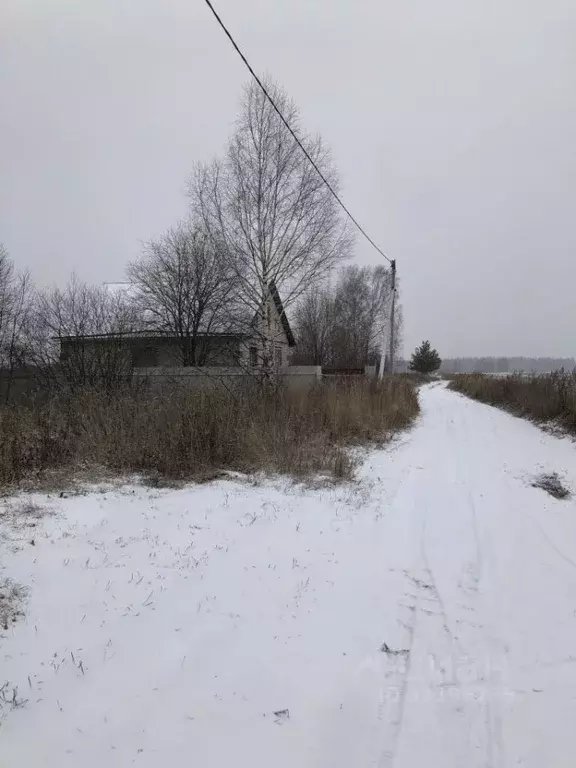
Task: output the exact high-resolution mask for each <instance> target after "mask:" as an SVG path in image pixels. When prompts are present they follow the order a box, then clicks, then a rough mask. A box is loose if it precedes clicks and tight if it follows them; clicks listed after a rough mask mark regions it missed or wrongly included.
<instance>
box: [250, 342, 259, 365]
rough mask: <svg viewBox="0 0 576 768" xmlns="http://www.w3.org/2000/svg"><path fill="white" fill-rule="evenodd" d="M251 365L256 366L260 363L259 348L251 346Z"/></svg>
mask: <svg viewBox="0 0 576 768" xmlns="http://www.w3.org/2000/svg"><path fill="white" fill-rule="evenodd" d="M250 365H251V366H252V367H253V368H255V367H256V366H257V365H258V349H257V347H250Z"/></svg>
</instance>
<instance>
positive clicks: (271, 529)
mask: <svg viewBox="0 0 576 768" xmlns="http://www.w3.org/2000/svg"><path fill="white" fill-rule="evenodd" d="M421 404H422V416H421V418H420V419H419V421H418V423H417V424H416V426H415V427H414V428H413V429H412V431H411V432H409V433H406V434H405V435H404V436H403V437H402V438H400V439H399V440H398V441H396V442H395V443H394V444H392V445H391V446H389V447H388V449H386V450H383V451H374V452H371V453H370V454H369V455H368V458H367V461H366V463H365V464H364V466H363V467H362V469H361V470H360V472H359V480H360V482H359V483H358V484H356V485H354V486H353V487H340V488H326V489H323V490H316V491H312V490H309V489H302V488H295V487H293V486H290V485H287V484H282V483H279V482H275V483H272V482H269V483H268V482H266V483H260V484H257V485H251V484H250V483H247V482H240V481H238V482H236V481H226V482H218V483H215V484H212V485H206V486H200V487H191V488H187V489H183V490H155V491H152V490H149V489H144V488H142V487H127V488H123V489H121V490H120V491H118V490H114V491H110V490H108V491H107V492H101V493H91V494H89V495H88V496H84V497H74V498H69V499H51V500H48V503H49V504H51V505H52V507H53V509H54V510H55V512H56V514H55V515H54V516H52V517H47V518H44V520H43V522H42V523H41V525H40V526H39V528H36V529H34V532H31V529H26V530H23V529H19V530H14V529H9V528H6V529H5V531H4V534H5V539H4V540H3V541H2V540H0V546H1V547H2V551H3V554H2V561H3V566H4V571H3V572H0V577H1V576H4V577H5V576H11V577H12V578H14V579H15V580H17V581H19V582H21V583H24V584H27V585H29V586H30V588H31V589H30V600H29V604H28V609H27V616H26V618H25V619H24V620H22V621H20V622H19V623H17V624H16V625H15V626H14V628H13V629H10V630H9V631H8V632H4V633H3V636H2V637H1V638H0V686H2V684H3V683H4V681H5V680H6V681H10V687H9V689H8V688H7V689H6V690H9V691H12V690H13V688H14V686H17V687H18V691H17V694H16V701H17V702H18V701H20V700H21V699H27V700H28V701H27V703H26V704H23V706H19V707H17V708H14V709H12V708H11V707H10V706H9V705H4V707H3V717H4V719H3V722H2V725H1V726H0V765H1V766H2V768H4V767H6V768H16V766H18V768H36V766H43V767H44V768H71V767H72V766H83V768H101V767H102V766H109V767H110V768H120V767H121V766H122V767H123V766H128V765H132V764H134V765H136V766H141V767H145V768H157V766H161V765H164V766H171V767H172V766H173V767H174V768H175V767H176V766H191V765H193V766H201V767H202V768H217V767H218V768H227V767H228V766H240V767H244V766H246V768H248V767H249V768H270V766H274V767H275V768H295V766H298V767H299V768H307V767H310V768H312V767H314V768H369V767H370V768H423V766H430V768H480V767H482V768H501V767H503V766H506V767H508V766H529V767H530V768H568V767H569V766H570V768H572V767H573V766H574V765H576V727H575V724H576V503H575V501H574V497H573V498H572V499H568V500H563V501H558V500H555V499H553V498H552V497H550V496H549V495H547V494H546V493H545V492H544V491H542V490H539V489H536V488H533V487H531V486H530V480H531V478H532V476H533V475H535V474H537V473H539V472H542V471H556V472H558V473H559V474H560V476H561V477H563V478H564V479H565V481H566V482H567V484H568V485H569V486H572V488H574V489H575V490H576V446H575V445H574V444H573V443H571V442H570V441H568V440H561V439H557V438H554V437H551V436H549V435H546V434H545V433H543V432H542V431H540V430H538V429H537V428H536V427H534V426H532V425H531V424H529V423H527V422H525V421H522V420H520V419H515V418H513V417H511V416H508V415H507V414H505V413H502V412H500V411H498V410H495V409H491V408H490V407H488V406H485V405H481V404H479V403H475V402H472V401H470V400H467V399H465V398H463V397H460V396H458V395H456V394H453V393H451V392H449V391H447V390H446V389H445V388H444V387H443V386H442V385H432V386H429V387H426V388H424V389H422V390H421ZM37 501H40V502H41V503H46V499H45V497H37ZM32 537H33V538H34V546H32V545H31V544H30V543H29V542H30V541H31V538H32Z"/></svg>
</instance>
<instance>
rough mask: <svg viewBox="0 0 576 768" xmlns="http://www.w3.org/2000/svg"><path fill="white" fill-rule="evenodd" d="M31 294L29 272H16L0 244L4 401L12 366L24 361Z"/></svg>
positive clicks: (0, 355)
mask: <svg viewBox="0 0 576 768" xmlns="http://www.w3.org/2000/svg"><path fill="white" fill-rule="evenodd" d="M31 295H32V281H31V278H30V273H29V272H27V271H24V272H17V271H16V269H15V268H14V263H13V261H12V259H11V258H10V256H9V254H8V252H7V250H6V249H5V248H4V246H3V245H1V244H0V371H1V377H2V379H3V385H4V386H3V393H2V394H3V399H4V400H5V402H8V401H9V400H10V395H11V390H12V380H13V376H14V371H15V369H16V368H17V367H19V366H22V365H23V364H24V363H25V357H26V349H25V338H24V327H25V325H26V321H27V317H28V313H29V311H30V299H31Z"/></svg>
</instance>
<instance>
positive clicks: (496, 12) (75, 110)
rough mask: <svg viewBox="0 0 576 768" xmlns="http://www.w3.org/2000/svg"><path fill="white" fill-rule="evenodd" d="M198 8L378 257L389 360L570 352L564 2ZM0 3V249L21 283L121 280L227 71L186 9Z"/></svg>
mask: <svg viewBox="0 0 576 768" xmlns="http://www.w3.org/2000/svg"><path fill="white" fill-rule="evenodd" d="M215 3H216V7H217V8H218V9H219V10H220V11H221V13H222V16H223V17H224V19H225V21H226V22H227V23H228V25H229V26H230V28H231V29H232V31H233V33H234V34H235V36H236V38H237V40H238V42H239V43H240V45H241V46H242V47H243V48H244V49H245V51H246V53H247V54H248V56H249V58H250V59H251V60H252V62H253V64H254V66H255V67H256V69H257V70H258V71H260V72H262V71H267V72H269V73H270V74H271V75H272V76H274V77H275V78H276V79H277V80H278V81H279V82H280V83H281V84H282V85H283V86H284V87H285V88H286V90H287V91H288V92H289V94H290V95H291V96H292V97H293V98H294V99H295V101H296V102H297V103H298V104H299V106H300V108H301V111H302V118H303V123H304V125H305V126H306V128H307V129H308V130H310V131H313V132H320V133H321V134H322V135H323V136H324V138H325V139H326V140H327V142H328V143H329V144H330V145H331V147H332V149H333V152H334V158H335V160H336V163H337V165H338V168H339V170H340V172H341V176H342V183H343V186H342V190H343V196H344V198H345V200H346V202H347V204H348V205H349V206H350V208H351V209H352V210H353V212H354V213H355V215H356V216H357V217H358V218H359V219H360V221H361V222H362V223H363V224H364V226H365V227H366V229H367V230H368V232H369V233H370V234H371V235H372V237H373V238H374V239H375V240H377V242H378V243H380V244H382V247H383V248H384V249H385V250H386V251H387V252H388V253H389V254H390V255H391V256H392V257H394V258H396V259H397V262H398V269H399V274H400V277H401V281H402V303H403V306H404V315H405V351H407V352H408V351H410V350H411V349H412V348H413V347H414V346H415V345H416V343H418V342H419V341H420V340H421V339H422V338H424V337H426V338H430V339H431V341H432V342H433V343H434V345H435V346H437V347H438V349H439V351H440V352H441V354H443V355H444V356H450V355H458V354H460V355H464V354H470V355H480V354H495V355H504V354H518V355H520V354H525V355H546V354H551V355H574V354H576V301H575V293H576V292H575V286H576V210H575V208H576V205H575V204H576V140H575V137H576V3H575V2H574V0H546V1H545V2H544V0H435V2H431V0H408V1H407V0H242V2H240V1H239V0H215ZM0 9H1V17H0V152H1V167H0V241H3V242H4V243H5V245H6V246H7V247H8V249H9V250H10V252H11V254H12V256H13V258H14V260H15V261H16V263H17V264H18V266H23V267H24V266H27V267H30V269H31V270H32V272H33V274H34V276H35V278H36V280H37V281H38V282H39V283H41V284H43V283H48V282H52V281H59V282H64V281H65V280H66V279H67V277H68V275H69V273H70V272H71V271H72V270H74V271H76V272H77V274H78V275H79V276H80V277H82V278H84V279H86V280H89V281H95V282H102V281H106V280H121V279H123V270H124V266H125V264H126V262H127V261H128V260H130V259H132V258H134V257H135V256H136V255H137V254H138V253H139V249H140V241H142V240H146V239H147V238H149V237H151V236H154V235H158V234H160V233H161V232H162V231H163V230H164V229H165V228H166V227H167V226H169V225H170V224H172V223H174V222H175V221H176V219H178V217H180V216H181V215H182V214H184V213H185V210H186V199H185V196H184V189H185V180H186V177H187V174H188V173H189V171H190V170H191V168H192V165H193V163H194V162H195V161H196V160H207V159H209V158H211V157H212V156H213V155H214V154H215V153H219V152H221V151H222V149H223V147H224V145H225V142H226V138H227V136H228V134H229V133H230V130H231V124H232V122H233V120H234V117H235V113H236V109H237V102H238V98H239V95H240V90H241V86H242V83H243V82H244V81H245V80H246V78H247V72H246V70H245V69H244V68H243V65H242V64H241V62H240V60H239V59H238V58H237V56H236V54H235V53H234V51H233V50H232V48H231V46H230V44H229V43H228V41H227V40H226V38H225V37H224V35H223V33H222V32H221V30H220V29H219V28H218V27H217V25H216V23H215V20H214V19H213V18H212V16H211V15H210V13H209V11H208V8H207V6H206V5H205V3H204V2H203V0H131V2H128V1H127V0H82V2H79V1H78V0H0ZM356 258H357V260H358V262H360V263H376V262H377V260H378V258H380V257H378V256H377V254H375V253H374V252H373V251H371V249H370V247H369V246H368V245H367V244H366V243H364V242H361V241H360V240H359V241H358V243H357V248H356Z"/></svg>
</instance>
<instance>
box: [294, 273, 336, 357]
mask: <svg viewBox="0 0 576 768" xmlns="http://www.w3.org/2000/svg"><path fill="white" fill-rule="evenodd" d="M334 321H335V315H334V296H333V295H332V293H331V292H330V290H329V289H327V288H320V289H319V290H312V291H307V292H306V293H305V294H304V295H303V296H302V299H301V300H300V301H299V302H298V305H297V306H296V308H295V311H294V326H295V329H296V338H297V339H298V346H297V351H296V355H295V358H294V360H295V363H296V364H297V365H298V364H302V365H327V364H328V362H329V360H330V357H331V342H332V336H333V330H334Z"/></svg>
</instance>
